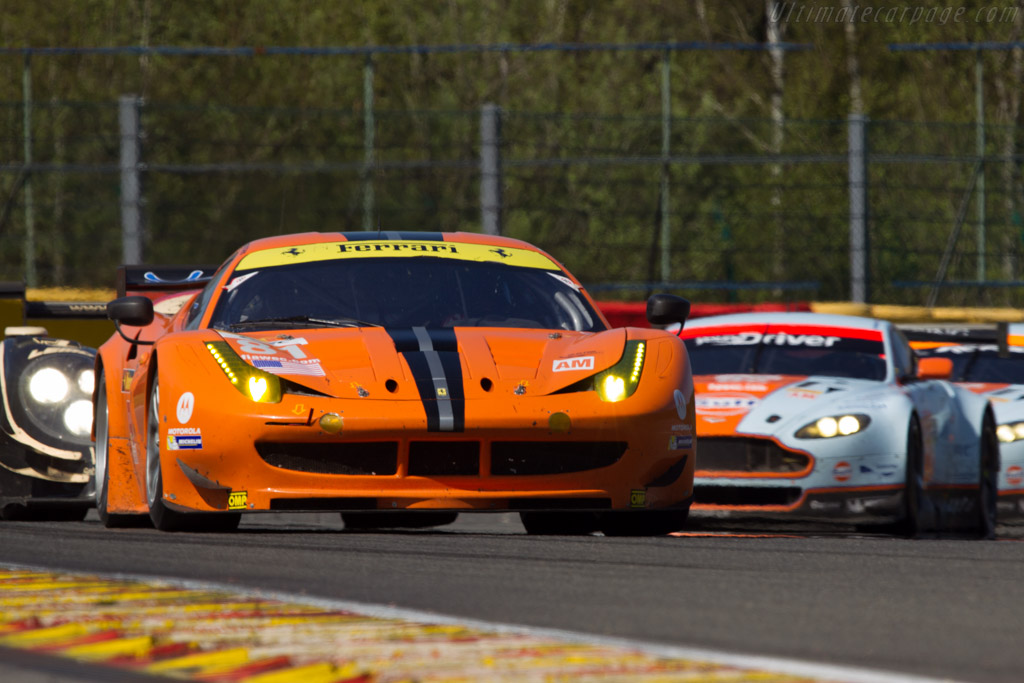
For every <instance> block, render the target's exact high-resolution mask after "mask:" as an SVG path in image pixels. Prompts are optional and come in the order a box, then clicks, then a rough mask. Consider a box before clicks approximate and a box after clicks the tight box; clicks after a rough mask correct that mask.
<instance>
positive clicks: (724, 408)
mask: <svg viewBox="0 0 1024 683" xmlns="http://www.w3.org/2000/svg"><path fill="white" fill-rule="evenodd" d="M759 401H760V399H759V398H758V397H757V396H754V395H753V394H745V393H742V392H738V391H736V392H722V393H718V394H703V395H698V396H697V400H696V404H697V414H698V415H717V416H722V417H724V416H727V415H742V414H743V413H746V412H748V411H750V409H751V408H753V407H754V406H756V405H757V404H758V402H759Z"/></svg>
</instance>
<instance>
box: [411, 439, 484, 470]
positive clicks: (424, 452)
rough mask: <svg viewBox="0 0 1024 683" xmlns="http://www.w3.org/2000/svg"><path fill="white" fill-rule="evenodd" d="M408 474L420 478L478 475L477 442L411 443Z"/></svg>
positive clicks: (478, 445)
mask: <svg viewBox="0 0 1024 683" xmlns="http://www.w3.org/2000/svg"><path fill="white" fill-rule="evenodd" d="M409 474H410V475H412V476H420V477H440V476H471V477H475V476H477V475H479V474H480V442H479V441H411V442H410V443H409Z"/></svg>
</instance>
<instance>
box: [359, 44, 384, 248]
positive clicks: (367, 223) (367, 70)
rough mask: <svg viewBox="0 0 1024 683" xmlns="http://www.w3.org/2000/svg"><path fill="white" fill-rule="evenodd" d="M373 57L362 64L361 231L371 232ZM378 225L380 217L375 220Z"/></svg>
mask: <svg viewBox="0 0 1024 683" xmlns="http://www.w3.org/2000/svg"><path fill="white" fill-rule="evenodd" d="M373 77H374V65H373V55H370V54H367V55H366V62H365V63H364V64H363V230H373V229H374V225H373V223H374V220H373V215H374V213H376V211H377V207H376V206H375V204H376V199H375V198H374V195H373V173H374V170H373V165H374V153H373V152H374V146H375V139H376V137H375V132H376V122H375V121H374V112H373ZM377 225H378V226H379V225H380V217H378V218H377Z"/></svg>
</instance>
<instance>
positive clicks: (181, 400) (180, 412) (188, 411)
mask: <svg viewBox="0 0 1024 683" xmlns="http://www.w3.org/2000/svg"><path fill="white" fill-rule="evenodd" d="M195 406H196V397H195V396H193V395H192V392H191V391H186V392H185V393H184V394H182V395H181V396H179V397H178V405H177V406H176V407H175V413H176V415H177V417H178V422H179V423H180V424H188V421H189V420H191V419H192V409H193V408H195Z"/></svg>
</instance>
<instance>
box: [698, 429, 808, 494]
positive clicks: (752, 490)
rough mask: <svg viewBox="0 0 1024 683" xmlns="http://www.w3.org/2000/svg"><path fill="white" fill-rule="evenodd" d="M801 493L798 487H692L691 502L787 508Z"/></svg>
mask: <svg viewBox="0 0 1024 683" xmlns="http://www.w3.org/2000/svg"><path fill="white" fill-rule="evenodd" d="M702 444H703V442H702ZM802 493H803V491H802V489H800V487H798V486H695V487H693V501H694V502H695V503H697V504H698V505H782V506H787V507H788V506H790V505H793V504H794V503H796V502H797V501H798V500H800V496H801V494H802Z"/></svg>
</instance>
